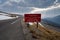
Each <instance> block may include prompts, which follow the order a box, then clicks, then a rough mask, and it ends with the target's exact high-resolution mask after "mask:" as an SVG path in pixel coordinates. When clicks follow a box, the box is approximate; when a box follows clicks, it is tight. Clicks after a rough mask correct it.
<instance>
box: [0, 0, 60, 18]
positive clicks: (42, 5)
mask: <svg viewBox="0 0 60 40" xmlns="http://www.w3.org/2000/svg"><path fill="white" fill-rule="evenodd" d="M0 11H4V12H9V13H16V14H21V15H24V14H25V13H40V14H42V18H46V17H54V16H57V15H60V0H0Z"/></svg>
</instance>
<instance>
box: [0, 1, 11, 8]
mask: <svg viewBox="0 0 60 40" xmlns="http://www.w3.org/2000/svg"><path fill="white" fill-rule="evenodd" d="M5 5H9V6H12V4H11V3H10V2H9V1H6V2H5V3H3V4H1V5H0V7H3V6H5Z"/></svg>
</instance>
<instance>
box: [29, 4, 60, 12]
mask: <svg viewBox="0 0 60 40" xmlns="http://www.w3.org/2000/svg"><path fill="white" fill-rule="evenodd" d="M32 8H33V9H34V10H32V11H31V12H30V13H35V12H41V11H48V10H52V9H56V8H60V4H57V5H53V6H50V7H48V8H35V7H32Z"/></svg>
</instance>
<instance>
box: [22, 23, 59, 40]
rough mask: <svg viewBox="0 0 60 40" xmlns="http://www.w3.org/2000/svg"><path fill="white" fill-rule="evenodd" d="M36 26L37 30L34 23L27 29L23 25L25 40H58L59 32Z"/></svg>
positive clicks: (24, 24)
mask: <svg viewBox="0 0 60 40" xmlns="http://www.w3.org/2000/svg"><path fill="white" fill-rule="evenodd" d="M38 26H39V27H38V28H37V27H36V24H35V23H34V24H33V25H30V26H29V27H27V25H26V23H23V31H24V34H25V37H26V40H60V32H57V31H55V30H51V29H48V28H46V27H42V26H41V25H38Z"/></svg>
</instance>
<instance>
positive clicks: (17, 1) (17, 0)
mask: <svg viewBox="0 0 60 40" xmlns="http://www.w3.org/2000/svg"><path fill="white" fill-rule="evenodd" d="M9 1H10V2H16V3H19V2H21V1H22V2H25V1H24V0H9Z"/></svg>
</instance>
